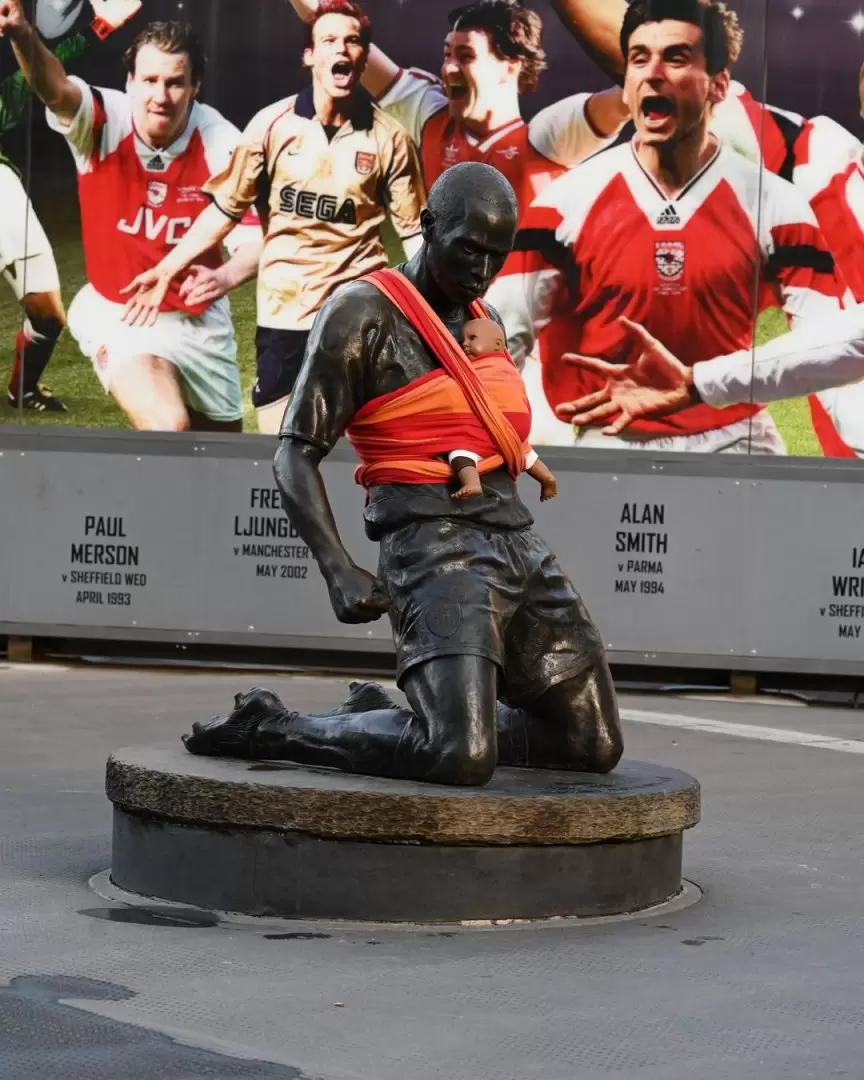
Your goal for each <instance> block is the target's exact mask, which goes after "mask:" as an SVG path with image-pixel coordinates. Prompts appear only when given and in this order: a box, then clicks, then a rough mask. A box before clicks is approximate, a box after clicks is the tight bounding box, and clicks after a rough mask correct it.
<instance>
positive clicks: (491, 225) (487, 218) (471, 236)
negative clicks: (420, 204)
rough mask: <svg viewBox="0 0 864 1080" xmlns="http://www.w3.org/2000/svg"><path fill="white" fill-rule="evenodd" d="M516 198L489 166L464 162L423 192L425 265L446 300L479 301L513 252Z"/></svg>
mask: <svg viewBox="0 0 864 1080" xmlns="http://www.w3.org/2000/svg"><path fill="white" fill-rule="evenodd" d="M518 213H519V212H518V206H517V203H516V195H515V193H514V191H513V188H512V187H511V186H510V184H509V183H508V181H507V180H506V179H505V177H504V176H503V175H502V174H501V173H500V172H498V170H497V169H493V168H492V167H491V166H490V165H481V164H480V163H479V162H473V161H468V162H464V163H462V164H461V165H454V166H453V167H452V168H450V169H447V171H446V172H444V173H442V174H441V176H439V178H438V179H437V180H436V181H435V183H434V184H433V185H432V187H431V189H430V191H429V199H428V204H427V207H426V209H425V210H424V211H423V214H422V216H421V218H420V221H421V225H422V228H423V239H424V241H425V242H426V265H427V267H428V269H429V272H430V273H431V275H432V277H433V279H434V281H435V284H436V285H437V286H438V288H439V289H440V290H441V292H443V293H444V295H445V296H447V297H448V298H449V299H450V300H453V301H454V302H455V303H457V304H468V303H470V301H472V300H476V299H477V298H478V297H480V296H482V295H483V294H484V293H485V292H486V290H487V289H488V288H489V285H490V283H491V281H492V279H493V278H494V277H495V275H496V274H497V273H498V272H499V270H500V269H501V267H502V266H503V265H504V260H505V259H506V258H507V256H508V255H509V253H510V250H511V248H512V247H513V241H514V239H515V236H516V223H517V220H518Z"/></svg>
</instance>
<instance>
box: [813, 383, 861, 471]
mask: <svg viewBox="0 0 864 1080" xmlns="http://www.w3.org/2000/svg"><path fill="white" fill-rule="evenodd" d="M816 397H817V398H818V399H819V401H820V402H821V403H822V405H823V406H824V408H825V412H827V413H828V415H829V416H830V417H831V421H832V423H833V424H834V427H835V428H836V429H837V434H838V435H839V436H840V438H841V439H842V440H843V442H845V443H846V445H847V446H848V447H849V448H850V450H854V451H855V453H856V454H857V456H858V457H864V382H856V383H849V384H848V385H847V386H835V387H833V388H832V389H831V390H823V391H822V392H821V393H820V394H817V395H816Z"/></svg>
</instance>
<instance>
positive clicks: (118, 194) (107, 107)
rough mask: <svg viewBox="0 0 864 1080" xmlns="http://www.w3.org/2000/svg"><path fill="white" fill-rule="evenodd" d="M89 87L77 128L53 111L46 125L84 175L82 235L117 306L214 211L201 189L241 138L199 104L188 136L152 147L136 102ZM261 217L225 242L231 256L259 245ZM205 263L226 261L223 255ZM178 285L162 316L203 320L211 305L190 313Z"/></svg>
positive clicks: (248, 220) (91, 263) (97, 276)
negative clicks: (139, 126) (137, 122)
mask: <svg viewBox="0 0 864 1080" xmlns="http://www.w3.org/2000/svg"><path fill="white" fill-rule="evenodd" d="M73 81H74V82H76V83H77V85H78V86H79V87H80V89H81V107H80V108H79V110H78V113H77V115H76V116H75V118H74V119H73V120H72V122H71V123H70V124H68V125H67V124H64V123H63V122H62V121H61V120H60V119H59V118H58V117H56V116H54V115H53V113H51V112H50V110H49V111H48V113H47V119H48V124H49V126H50V127H52V128H53V129H54V130H55V131H58V132H60V134H62V135H64V136H65V137H66V140H67V142H68V144H69V147H70V149H71V151H72V156H73V157H74V159H75V165H76V167H77V169H78V194H79V200H80V204H81V232H82V237H83V243H84V259H85V264H86V270H87V277H88V279H89V281H90V283H91V285H93V287H94V288H95V289H96V291H97V292H98V293H100V295H102V296H103V297H105V299H107V300H111V301H113V302H115V303H122V302H124V301H125V300H126V299H127V297H124V296H122V295H121V294H120V290H121V289H122V288H123V287H124V286H126V285H128V284H129V282H130V281H132V279H133V278H134V277H136V276H137V275H138V274H140V273H141V272H142V271H144V270H149V269H151V268H152V267H154V266H155V265H156V264H157V263H158V262H159V261H160V260H161V259H162V258H163V257H164V256H165V255H166V254H167V253H168V252H169V251H170V250H171V248H172V247H173V246H174V245H175V244H178V243H179V242H180V241H181V240H182V239H183V237H184V236H185V235H186V233H187V232H188V230H189V228H190V227H191V226H192V223H193V222H194V221H195V219H196V218H197V217H198V215H199V214H200V213H201V212H202V211H203V210H204V209H205V208H206V207H207V206H208V205H209V204H210V199H209V197H208V196H207V195H205V194H204V192H203V191H202V190H201V189H202V187H203V185H204V184H205V183H206V182H207V180H208V179H209V178H210V177H211V176H212V175H213V174H214V173H217V172H221V171H222V169H224V168H225V167H226V165H227V164H228V161H229V159H230V157H231V153H232V151H233V150H234V147H235V146H236V145H237V143H238V142H239V141H240V132H239V131H238V130H237V128H235V127H234V125H233V124H231V123H229V121H227V120H226V119H225V118H224V117H223V116H222V115H221V114H220V113H218V112H217V111H216V110H215V109H212V108H210V107H209V106H208V105H200V104H198V103H197V102H195V103H194V104H193V105H192V108H191V110H190V113H189V121H188V123H187V125H186V128H185V130H184V131H183V134H182V135H180V137H179V138H178V139H176V140H175V141H174V142H173V143H172V144H171V145H170V146H168V147H165V148H163V149H159V150H154V149H153V147H151V146H148V145H147V144H146V143H145V142H144V140H143V139H142V138H141V137H140V136H139V135H138V133H137V132H136V131H135V129H134V125H133V122H132V102H131V99H130V98H129V96H128V95H127V94H125V93H121V92H120V91H118V90H105V89H101V88H96V87H90V86H88V85H87V84H86V83H85V82H83V81H82V80H80V79H77V78H75V79H74V80H73ZM260 237H261V229H260V223H259V221H258V217H257V214H255V213H254V212H250V213H249V214H248V215H247V216H246V217H245V218H244V220H243V222H241V224H240V225H239V226H238V227H237V228H235V229H234V230H233V231H232V232H231V233H230V234H229V236H228V238H227V239H226V247H228V250H229V251H233V250H236V248H237V247H239V246H240V245H241V244H244V243H250V242H253V241H254V240H256V239H260ZM198 262H200V263H201V264H202V265H205V266H209V267H212V268H215V267H218V266H219V265H221V263H222V253H221V251H220V250H219V249H218V248H213V249H212V250H211V251H209V252H207V253H206V254H205V255H203V256H202V257H201V258H200V259H199V260H198ZM179 288H180V282H179V280H175V281H174V282H173V283H172V285H171V288H170V290H169V292H168V294H167V296H166V297H165V301H164V303H163V304H162V308H161V310H163V311H183V312H186V313H188V314H190V315H200V314H201V313H202V312H203V311H205V310H206V309H207V307H208V306H209V305H208V304H202V305H199V306H197V307H190V306H189V305H188V304H186V302H185V301H184V300H183V299H182V298H181V297H180V295H179Z"/></svg>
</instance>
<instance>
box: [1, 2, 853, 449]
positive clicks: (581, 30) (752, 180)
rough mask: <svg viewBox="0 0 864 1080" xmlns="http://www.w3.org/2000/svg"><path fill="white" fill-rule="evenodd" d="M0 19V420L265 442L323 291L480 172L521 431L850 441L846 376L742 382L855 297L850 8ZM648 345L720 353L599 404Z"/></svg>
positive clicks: (224, 5)
mask: <svg viewBox="0 0 864 1080" xmlns="http://www.w3.org/2000/svg"><path fill="white" fill-rule="evenodd" d="M0 33H2V39H0V135H2V155H0V191H2V197H3V198H2V211H0V214H2V217H0V268H2V274H3V278H4V283H5V284H4V285H3V286H2V295H0V343H2V345H0V390H2V398H3V400H2V402H0V408H2V409H3V410H5V415H4V416H3V417H2V422H5V423H22V424H28V425H45V424H51V425H58V424H59V425H65V426H69V427H72V428H106V429H130V428H132V429H137V430H139V431H161V432H164V431H169V432H170V431H186V430H195V431H224V432H237V433H238V434H240V433H261V434H269V435H274V434H275V433H276V432H277V431H278V428H279V425H280V423H281V420H282V416H283V413H284V411H285V408H286V404H287V402H288V400H289V398H290V395H291V393H292V390H293V388H294V385H295V382H296V380H297V378H298V375H299V373H300V371H301V368H302V365H303V361H304V357H305V356H306V355H307V344H308V342H309V339H310V332H311V331H312V328H313V325H314V323H315V319H316V316H317V314H318V312H319V311H320V310H321V307H322V305H323V304H324V303H325V302H326V301H327V299H328V297H330V296H331V295H332V294H333V293H334V292H335V291H336V290H338V289H339V288H341V287H342V286H344V285H346V284H347V283H349V282H351V281H354V280H356V279H357V278H359V277H362V276H364V275H366V274H368V273H370V272H371V271H374V270H376V269H380V268H382V267H385V266H387V265H396V264H398V263H400V262H402V261H403V260H405V259H406V258H411V257H412V256H414V254H415V253H416V252H417V250H418V247H419V245H420V243H421V239H422V236H421V214H422V211H423V209H424V206H425V205H426V198H427V195H428V191H429V188H430V187H431V186H432V184H434V182H435V180H436V179H437V178H438V177H439V176H440V175H441V174H442V172H444V171H445V170H446V169H448V168H449V167H451V166H453V165H455V164H458V163H460V162H462V161H481V162H484V163H486V164H489V165H491V166H493V167H495V168H496V169H498V170H499V171H500V172H501V173H503V174H504V176H506V177H507V179H508V180H509V181H510V184H511V185H512V187H513V190H514V192H515V195H516V198H517V201H518V205H519V225H518V230H517V233H516V237H515V242H514V245H513V249H512V251H511V252H510V254H509V255H508V256H507V258H506V260H504V261H503V265H502V266H501V269H500V272H499V273H498V274H497V276H496V278H495V279H494V281H493V283H492V285H491V287H490V289H489V291H488V293H487V294H486V300H487V301H488V303H489V304H490V305H491V307H492V308H494V310H495V311H496V312H497V313H498V314H499V316H500V318H501V320H502V322H503V326H504V329H505V331H506V342H507V347H508V348H509V351H510V353H511V355H512V356H513V358H514V360H515V362H516V363H517V365H518V366H519V367H520V369H521V370H522V372H523V376H524V379H525V383H526V386H527V389H528V394H529V398H530V402H531V407H532V415H533V422H532V430H531V442H532V443H533V444H534V445H536V446H538V447H542V446H544V445H552V446H558V447H580V448H596V449H598V450H603V449H608V448H615V449H620V448H622V447H623V448H645V449H648V450H650V451H655V452H656V451H664V450H669V451H692V452H695V453H734V454H752V455H793V456H819V455H824V456H827V457H857V456H860V455H861V454H862V453H864V382H862V383H855V382H852V383H849V382H848V381H847V382H846V383H845V385H842V386H839V387H838V386H828V387H827V388H821V389H820V390H819V393H818V394H817V393H811V392H810V384H809V383H808V382H806V381H801V380H798V381H797V382H796V379H795V378H788V379H784V381H783V385H784V387H785V388H786V389H785V390H784V393H783V395H782V400H771V402H770V403H769V404H763V399H764V395H763V394H762V392H761V384H760V381H759V378H758V376H755V377H754V372H758V371H759V370H764V364H765V363H766V362H771V363H773V365H774V376H775V378H774V381H775V382H776V381H777V378H776V375H777V371H778V370H779V369H780V368H782V367H783V365H784V364H785V363H786V359H785V355H784V353H783V350H782V348H778V347H776V346H772V348H774V353H773V359H770V355H772V354H770V353H769V360H765V359H763V352H762V351H761V350H762V347H763V346H764V345H765V343H767V342H772V341H774V340H775V339H780V338H781V337H782V336H783V335H785V334H787V333H789V332H790V330H791V331H793V332H794V333H793V338H794V335H795V334H798V333H799V332H806V331H807V329H808V328H812V329H813V330H814V333H815V334H816V335H817V336H819V335H821V334H822V333H823V332H824V334H825V335H829V334H830V333H831V328H832V327H833V326H834V324H835V322H836V319H837V318H838V316H840V314H841V312H842V311H843V310H844V309H845V308H848V307H850V306H854V305H855V304H857V303H860V302H864V231H862V230H864V172H862V168H864V166H862V153H864V146H862V143H861V141H860V140H861V138H862V132H864V120H862V101H861V97H860V93H861V86H862V85H864V83H862V80H861V79H860V78H859V73H861V71H862V60H864V13H862V11H861V10H859V8H858V6H857V4H855V3H853V2H851V0H819V2H818V3H816V2H814V0H801V2H800V3H797V4H795V3H793V2H792V0H788V2H785V0H784V3H782V4H781V3H777V2H775V0H728V2H727V3H720V2H715V0H635V2H634V3H631V4H629V5H628V3H626V2H625V0H551V2H550V0H533V2H530V3H526V4H525V5H522V4H520V3H516V2H512V0H480V2H479V3H467V4H464V5H463V6H462V7H457V5H456V3H455V2H454V0H423V2H421V0H365V2H364V3H363V4H362V6H358V5H356V4H352V3H350V2H348V0H322V4H321V7H320V10H319V3H318V0H290V2H289V0H246V2H245V3H243V4H242V5H241V4H238V3H236V0H183V2H182V3H181V2H177V0H0ZM313 342H314V337H313ZM659 348H662V349H663V350H665V351H664V352H663V362H662V363H660V364H659V365H658V364H657V363H655V355H656V354H655V352H652V350H656V349H659ZM672 357H674V358H675V361H674V362H675V363H677V364H678V365H679V366H683V369H686V370H687V371H688V372H691V373H692V372H699V368H700V365H707V364H708V363H709V362H710V361H712V360H714V359H715V358H719V357H726V358H727V360H725V361H723V362H722V364H721V367H720V368H719V369H718V368H717V365H713V366H712V367H711V371H712V373H713V372H714V371H715V369H716V370H719V371H720V372H721V374H719V375H717V376H716V377H715V376H714V375H713V374H712V376H711V378H710V379H708V377H707V376H706V378H705V381H704V383H700V379H699V377H696V378H695V382H694V385H695V388H696V389H695V390H694V389H693V388H692V387H691V389H690V390H689V391H688V392H687V394H688V396H687V398H686V401H685V400H683V399H682V400H681V401H679V402H678V403H677V405H676V406H675V407H674V409H673V408H671V407H669V408H667V407H660V406H659V405H657V406H656V407H653V406H652V407H651V408H649V407H648V406H649V405H651V401H650V400H649V398H650V394H642V397H641V398H640V402H642V403H643V404H644V402H646V401H647V402H648V405H646V406H645V409H644V410H643V412H642V413H640V414H639V415H636V414H634V415H632V416H623V414H622V411H621V402H622V401H623V400H624V398H622V397H621V396H620V395H618V392H619V391H620V390H621V387H622V386H623V382H622V378H621V375H622V372H624V371H625V370H626V371H627V372H629V373H632V377H633V379H634V380H635V381H636V382H637V383H638V384H639V386H640V387H641V388H642V389H643V390H645V389H647V390H649V391H650V390H656V391H657V395H658V396H659V397H663V395H664V394H666V396H667V397H669V371H670V370H671V369H670V368H669V367H668V363H672V362H673V361H672V360H671V358H672ZM468 362H470V360H469V361H468ZM664 364H667V366H664ZM760 365H762V367H760ZM675 370H678V368H676V369H675ZM703 370H704V371H706V372H707V371H708V367H705V368H704V369H703ZM688 378H690V376H688ZM847 378H848V375H847ZM652 379H653V380H654V383H652ZM763 381H764V380H763ZM811 382H812V380H811ZM823 382H824V380H823ZM655 384H656V385H655ZM700 388H701V389H700ZM616 395H618V396H616ZM772 396H773V398H775V399H776V398H777V397H778V396H780V395H778V394H776V393H775V394H773V395H772ZM622 420H628V421H629V422H628V423H626V424H623V423H622ZM610 428H612V429H613V433H612V434H610Z"/></svg>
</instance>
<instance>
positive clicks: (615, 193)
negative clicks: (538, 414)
mask: <svg viewBox="0 0 864 1080" xmlns="http://www.w3.org/2000/svg"><path fill="white" fill-rule="evenodd" d="M842 291H843V285H842V283H841V282H840V281H839V279H838V277H837V275H836V274H835V270H834V262H833V259H832V257H831V255H830V253H829V252H828V249H827V246H826V244H825V241H824V239H823V238H822V236H821V233H820V232H819V229H818V226H817V223H816V219H815V217H814V215H813V212H812V210H811V209H810V207H809V206H808V205H807V201H806V199H804V198H803V196H802V195H801V194H800V193H799V192H798V191H796V189H795V188H794V187H793V185H792V184H790V183H787V182H786V181H785V180H781V179H780V178H779V177H777V176H773V175H770V174H768V175H765V176H760V170H759V167H758V166H756V165H753V164H752V163H751V162H749V161H747V160H746V159H745V158H744V157H742V156H741V155H739V154H737V153H735V152H734V151H732V150H729V149H727V148H719V149H718V150H717V152H716V153H715V155H714V156H713V157H712V159H711V160H710V161H709V162H708V163H707V164H706V165H705V166H704V167H703V168H702V169H701V170H700V171H699V173H698V174H697V175H696V176H694V177H693V179H692V180H691V181H690V182H689V183H688V184H687V185H686V186H685V187H684V188H683V189H682V190H681V191H680V192H678V193H677V194H676V195H675V196H674V197H672V198H669V197H667V196H666V195H665V194H664V193H663V192H662V191H661V189H660V188H659V187H658V186H657V185H656V183H655V182H654V180H653V179H652V177H651V176H650V175H649V174H648V173H647V172H646V171H645V170H644V169H643V167H642V165H641V164H640V162H639V160H638V158H637V156H636V152H635V146H634V144H633V143H630V144H627V145H624V146H619V147H616V148H615V149H613V150H609V151H608V152H606V153H604V154H601V155H599V156H598V157H596V158H594V159H593V160H592V161H588V162H586V163H585V164H584V165H582V166H580V168H579V169H578V170H577V171H576V172H574V173H573V175H567V176H564V177H562V178H560V179H559V180H556V181H554V182H553V183H552V184H550V185H549V187H547V189H546V190H545V192H544V193H543V194H542V195H541V196H540V198H539V199H538V200H537V201H536V202H535V203H534V205H533V206H532V207H531V208H530V210H529V211H528V213H527V214H526V215H525V216H524V218H523V221H522V225H521V228H520V230H519V233H518V235H517V238H516V244H515V248H514V251H513V253H512V254H511V255H510V257H509V258H508V260H507V263H506V264H505V266H504V269H503V271H502V273H501V274H500V275H499V276H498V278H497V280H496V282H494V283H493V285H492V287H491V289H490V290H489V293H488V294H487V297H486V298H487V299H488V301H489V303H490V304H492V305H493V306H494V307H496V308H497V309H498V311H499V312H500V313H501V315H502V317H503V318H504V321H505V325H506V326H507V330H508V338H509V344H510V348H511V351H512V352H513V354H514V356H515V357H516V358H517V359H521V358H523V357H525V356H526V355H527V354H528V353H529V352H530V350H531V349H532V347H533V345H534V342H535V339H536V338H537V337H538V336H539V337H540V344H541V354H542V360H543V386H544V390H545V394H546V398H547V400H548V402H549V404H550V406H551V407H552V408H553V409H554V408H555V406H557V405H559V404H561V403H562V402H564V401H569V400H572V399H573V398H577V397H580V396H581V395H582V394H585V393H589V392H591V391H594V390H598V389H600V388H601V383H600V381H599V380H597V378H596V377H594V376H592V375H590V374H588V373H586V372H583V371H580V370H579V369H578V368H574V367H571V366H569V365H566V364H563V363H561V361H560V357H561V355H562V354H563V353H565V352H579V353H583V354H585V355H588V356H596V357H600V358H602V359H605V360H608V361H611V362H613V363H616V362H617V363H626V362H627V361H628V360H630V359H631V350H632V348H633V343H632V341H631V339H630V338H629V336H628V334H627V332H626V331H625V330H624V328H623V327H622V326H621V325H620V323H619V318H620V317H621V316H622V315H624V316H627V317H628V318H630V319H632V320H633V321H635V322H639V323H642V324H643V325H644V326H645V327H647V329H648V330H649V331H650V332H651V333H653V334H655V335H656V336H657V337H658V338H659V339H660V340H661V341H662V342H663V343H664V344H665V345H667V346H668V347H669V348H670V349H671V350H672V352H673V353H675V355H676V356H678V357H679V358H680V359H681V360H682V362H684V363H686V364H689V365H693V364H697V363H699V362H700V361H703V360H709V359H711V358H712V357H714V356H721V355H724V354H726V353H731V352H735V351H737V350H739V349H745V348H749V347H750V346H751V344H752V340H753V333H754V325H755V318H754V314H755V313H754V297H755V296H756V295H757V294H758V296H759V304H760V307H762V308H764V307H768V306H775V307H782V308H783V310H784V311H785V312H786V314H787V316H788V318H789V321H790V323H791V324H792V325H793V326H794V325H797V324H799V323H800V322H802V321H805V320H808V319H810V318H815V317H819V316H824V315H825V314H826V313H830V312H836V311H839V310H840V307H841V301H840V297H841V295H842ZM756 411H758V407H757V408H751V407H750V406H749V405H739V406H735V407H734V408H730V409H724V410H717V409H713V408H711V407H710V406H708V405H697V406H694V407H693V408H690V409H685V410H683V411H682V412H680V413H677V414H674V415H672V416H669V417H663V418H661V419H654V420H642V421H638V422H637V423H634V424H633V425H631V428H632V431H633V432H634V433H640V434H642V435H649V436H651V435H654V436H669V435H682V434H684V435H690V434H695V433H698V432H703V431H710V430H713V429H715V428H719V427H726V426H727V425H729V424H732V423H734V422H736V421H738V420H742V419H745V418H746V417H748V416H750V415H752V414H753V413H754V412H756Z"/></svg>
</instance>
